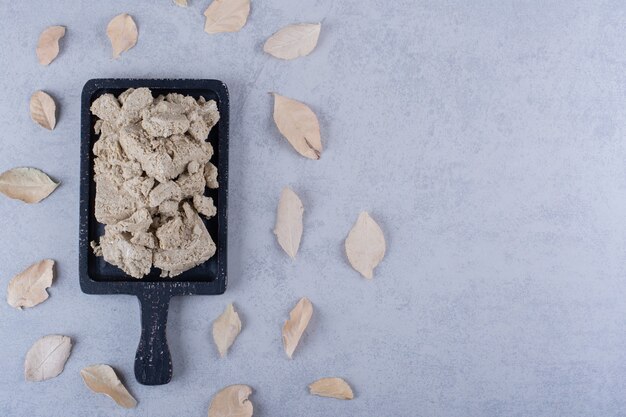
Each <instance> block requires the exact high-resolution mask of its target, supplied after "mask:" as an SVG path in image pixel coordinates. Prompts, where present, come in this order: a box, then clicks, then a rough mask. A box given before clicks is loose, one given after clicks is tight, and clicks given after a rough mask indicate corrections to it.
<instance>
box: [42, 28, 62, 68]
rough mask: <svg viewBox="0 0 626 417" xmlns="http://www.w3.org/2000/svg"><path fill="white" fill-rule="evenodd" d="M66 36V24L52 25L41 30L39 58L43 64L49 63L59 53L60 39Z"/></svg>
mask: <svg viewBox="0 0 626 417" xmlns="http://www.w3.org/2000/svg"><path fill="white" fill-rule="evenodd" d="M63 36H65V27H64V26H50V27H48V28H46V29H44V30H43V32H41V35H39V42H37V49H36V50H35V52H36V53H37V59H38V60H39V63H40V64H41V65H48V64H50V63H51V62H52V61H54V58H56V57H57V55H59V39H61V38H62V37H63Z"/></svg>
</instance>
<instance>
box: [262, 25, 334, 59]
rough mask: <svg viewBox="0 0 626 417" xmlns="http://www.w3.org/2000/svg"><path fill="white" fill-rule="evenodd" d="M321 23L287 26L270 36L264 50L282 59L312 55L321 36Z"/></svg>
mask: <svg viewBox="0 0 626 417" xmlns="http://www.w3.org/2000/svg"><path fill="white" fill-rule="evenodd" d="M321 29H322V25H321V23H316V24H312V23H300V24H297V25H289V26H285V27H284V28H282V29H281V30H279V31H278V32H276V33H274V34H273V35H272V36H270V37H269V38H268V39H267V41H265V45H263V50H264V51H265V52H267V53H268V54H270V55H272V56H275V57H276V58H280V59H295V58H298V57H301V56H305V55H308V54H310V53H311V52H312V51H313V49H315V46H316V45H317V40H318V38H319V36H320V30H321Z"/></svg>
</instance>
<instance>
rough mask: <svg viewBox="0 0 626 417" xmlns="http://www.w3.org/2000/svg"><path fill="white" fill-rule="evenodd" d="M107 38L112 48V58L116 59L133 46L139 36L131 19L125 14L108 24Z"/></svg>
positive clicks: (119, 15)
mask: <svg viewBox="0 0 626 417" xmlns="http://www.w3.org/2000/svg"><path fill="white" fill-rule="evenodd" d="M107 36H108V37H109V39H110V40H111V46H112V47H113V58H117V57H119V56H120V54H121V53H122V52H126V51H128V50H129V49H130V48H132V47H133V46H135V44H136V43H137V37H138V36H139V34H138V33H137V25H136V24H135V21H134V20H133V18H132V17H131V16H130V15H128V14H126V13H122V14H118V15H117V16H115V17H114V18H113V19H111V21H110V22H109V25H108V26H107Z"/></svg>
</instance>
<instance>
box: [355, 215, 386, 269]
mask: <svg viewBox="0 0 626 417" xmlns="http://www.w3.org/2000/svg"><path fill="white" fill-rule="evenodd" d="M346 255H347V256H348V260H349V261H350V265H352V267H353V268H354V269H355V270H357V271H358V272H360V273H361V275H363V276H364V277H365V278H369V279H371V278H372V276H373V272H374V268H375V267H376V266H377V265H378V264H379V263H380V261H382V260H383V257H384V256H385V236H384V235H383V231H382V230H381V229H380V226H378V224H377V223H376V222H375V221H374V220H373V219H372V218H371V217H370V215H369V214H368V213H367V212H365V211H364V212H362V213H361V214H359V218H358V219H357V221H356V223H355V224H354V226H353V227H352V230H350V233H349V234H348V237H347V238H346Z"/></svg>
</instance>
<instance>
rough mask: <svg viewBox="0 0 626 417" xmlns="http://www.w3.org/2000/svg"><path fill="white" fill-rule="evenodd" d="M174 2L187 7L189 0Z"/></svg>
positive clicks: (175, 0) (176, 0)
mask: <svg viewBox="0 0 626 417" xmlns="http://www.w3.org/2000/svg"><path fill="white" fill-rule="evenodd" d="M174 3H175V4H176V5H177V6H180V7H187V0H174Z"/></svg>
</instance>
